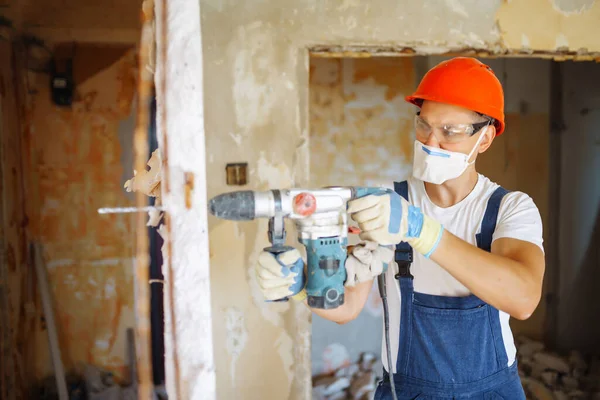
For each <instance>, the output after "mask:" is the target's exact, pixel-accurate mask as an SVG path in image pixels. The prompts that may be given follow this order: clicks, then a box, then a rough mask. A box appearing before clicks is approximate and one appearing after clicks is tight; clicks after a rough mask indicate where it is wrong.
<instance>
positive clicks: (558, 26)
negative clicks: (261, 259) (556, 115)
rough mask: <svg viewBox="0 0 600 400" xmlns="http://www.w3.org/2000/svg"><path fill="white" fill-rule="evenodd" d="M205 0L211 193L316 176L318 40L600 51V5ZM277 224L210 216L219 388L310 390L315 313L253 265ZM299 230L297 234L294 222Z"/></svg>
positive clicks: (346, 45)
mask: <svg viewBox="0 0 600 400" xmlns="http://www.w3.org/2000/svg"><path fill="white" fill-rule="evenodd" d="M201 3H202V14H201V16H202V40H203V54H204V63H203V65H204V68H203V73H204V76H205V77H210V79H205V80H204V91H205V94H204V95H205V98H206V99H210V101H206V102H205V104H204V115H205V130H206V158H207V171H206V172H207V194H208V197H209V198H210V197H212V196H214V195H216V194H219V193H222V192H226V191H232V190H237V189H267V188H276V187H289V186H305V185H307V184H308V183H309V176H310V168H309V159H310V157H309V145H308V142H309V137H308V119H309V115H308V104H309V96H308V76H309V57H308V53H309V48H319V49H320V50H323V51H327V50H331V49H333V50H336V51H340V52H343V51H344V50H346V49H349V50H355V49H356V48H373V49H375V48H378V47H381V48H387V49H403V48H410V49H413V50H411V51H416V52H417V53H420V54H431V53H444V52H446V51H451V50H461V49H465V48H476V49H478V50H481V51H483V52H489V53H498V54H503V53H528V52H531V51H539V52H553V51H556V50H557V49H560V50H561V51H562V50H568V51H570V52H573V53H575V52H577V51H579V50H580V49H582V48H585V49H587V52H591V53H594V52H596V53H597V52H599V51H600V37H599V36H597V35H590V34H589V32H594V31H595V29H596V26H597V22H596V21H597V20H598V16H599V15H600V14H599V13H600V11H599V10H598V3H595V4H594V5H593V7H591V8H589V9H587V11H586V10H583V11H581V13H580V14H573V15H565V11H561V9H560V8H558V9H556V8H555V6H554V5H553V3H552V2H550V1H546V0H527V1H520V2H505V1H501V0H496V1H490V2H476V1H469V2H468V3H466V4H465V3H459V2H456V1H444V2H439V1H432V0H430V1H422V2H410V1H405V0H403V1H400V2H393V1H390V0H377V1H371V2H359V1H353V0H347V1H343V2H339V3H335V4H333V3H326V2H318V1H314V0H302V1H299V0H284V1H278V2H273V1H265V2H261V3H256V2H242V3H240V2H227V1H217V0H202V1H201ZM561 4H562V6H563V7H564V4H571V3H568V2H565V1H563V2H561ZM531 15H543V16H544V18H545V19H544V21H545V23H544V25H543V27H539V26H538V25H535V24H532V21H531V18H530V16H531ZM536 26H537V27H538V28H539V29H535V27H536ZM524 31H527V32H528V36H527V40H525V45H523V43H522V40H521V39H522V37H521V32H524ZM515 38H518V39H519V40H515ZM565 43H567V48H565V47H564V46H565ZM347 55H348V56H353V55H359V54H357V53H353V52H352V51H350V52H349V53H347ZM362 55H364V54H362ZM592 56H596V55H592ZM229 162H247V163H248V167H249V176H248V184H247V185H245V186H241V187H232V186H227V185H226V183H225V166H226V164H227V163H229ZM266 230H267V221H256V222H247V223H232V222H225V221H217V220H215V219H213V218H212V217H209V234H210V256H211V258H210V264H211V269H210V274H211V299H212V303H213V304H212V311H213V315H214V318H213V329H214V348H215V363H216V378H217V393H219V395H222V396H223V397H228V396H229V397H230V396H232V395H235V394H240V393H244V394H245V395H247V396H250V398H265V397H269V398H309V397H310V391H309V390H308V388H309V386H310V379H309V377H310V355H309V353H310V351H309V347H310V317H309V314H308V313H307V312H306V310H303V309H301V308H297V307H293V306H291V305H288V304H268V305H267V304H265V303H264V302H263V301H262V299H261V296H260V293H259V292H258V290H257V286H256V282H255V280H254V277H253V275H252V268H253V266H254V264H255V262H256V257H257V255H258V253H259V251H260V250H261V249H262V248H263V247H264V246H265V245H266V244H267V238H266ZM288 237H289V240H290V241H291V242H293V234H292V232H289V233H288ZM228 321H229V324H228ZM228 343H235V344H236V346H231V345H230V346H229V347H228ZM274 344H275V346H274ZM257 357H260V360H261V362H257V361H256V359H257Z"/></svg>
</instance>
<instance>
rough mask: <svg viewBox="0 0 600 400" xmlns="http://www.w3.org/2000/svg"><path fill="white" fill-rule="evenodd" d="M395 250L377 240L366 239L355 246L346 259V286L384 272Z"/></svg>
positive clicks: (370, 278)
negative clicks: (381, 244)
mask: <svg viewBox="0 0 600 400" xmlns="http://www.w3.org/2000/svg"><path fill="white" fill-rule="evenodd" d="M393 257H394V251H393V250H392V249H391V248H389V247H384V246H380V245H379V244H378V243H376V242H371V241H366V242H363V243H359V244H358V245H356V246H354V248H353V249H352V251H351V252H350V254H348V258H347V259H346V264H345V266H346V273H347V275H348V277H347V278H346V283H344V286H346V287H353V286H355V285H357V284H359V283H362V282H367V281H369V280H373V278H374V277H376V276H378V275H380V274H381V273H383V272H384V271H385V270H386V269H387V266H388V265H389V264H390V263H391V262H392V259H393Z"/></svg>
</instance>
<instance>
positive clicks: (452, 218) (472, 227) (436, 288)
mask: <svg viewBox="0 0 600 400" xmlns="http://www.w3.org/2000/svg"><path fill="white" fill-rule="evenodd" d="M498 186H499V185H498V184H496V183H494V182H492V181H490V180H489V179H488V178H486V177H485V176H483V175H481V174H479V178H478V180H477V184H476V185H475V188H474V189H473V191H471V193H469V195H468V196H467V197H465V198H464V199H463V200H462V201H460V202H459V203H457V204H455V205H453V206H451V207H448V208H441V207H438V206H437V205H435V204H434V203H432V202H431V200H430V199H429V196H428V195H427V193H426V192H425V185H424V184H423V181H420V180H417V179H415V178H412V177H411V178H409V179H408V197H409V201H410V203H411V204H412V205H415V206H417V207H420V208H421V210H422V211H423V213H424V214H426V215H428V216H430V217H431V218H434V219H435V220H437V221H438V222H440V223H441V224H442V225H443V226H444V229H446V230H448V231H449V232H450V233H452V234H454V235H456V236H458V237H459V238H461V239H463V240H465V241H467V242H469V243H471V244H473V245H477V241H476V238H475V235H476V234H477V233H479V232H480V231H481V221H482V219H483V215H484V213H485V209H486V207H487V202H488V200H489V198H490V196H491V195H492V193H493V192H494V190H496V188H498ZM503 237H509V238H515V239H520V240H524V241H528V242H532V243H534V244H536V245H538V246H539V247H540V248H541V249H542V251H543V250H544V248H543V244H542V243H543V240H542V219H541V216H540V213H539V211H538V208H537V207H536V205H535V204H534V202H533V200H532V199H531V197H529V196H528V195H527V194H525V193H522V192H517V191H514V192H510V193H508V194H507V195H506V196H504V198H503V199H502V203H501V204H500V210H499V212H498V220H497V223H496V229H495V231H494V235H493V237H492V241H494V240H496V239H499V238H503ZM393 265H394V267H393V268H388V270H387V273H386V274H387V275H386V284H387V295H388V305H389V310H390V347H391V349H392V362H393V366H394V372H396V360H397V356H398V345H399V343H398V337H399V336H400V329H399V327H400V310H401V308H400V287H399V285H398V281H397V280H396V279H395V278H394V274H395V273H396V272H397V267H396V265H395V264H393ZM410 272H411V274H412V275H413V276H414V280H413V285H414V290H415V292H420V293H426V294H433V295H441V296H468V295H470V294H471V292H470V291H469V289H467V288H466V287H465V286H464V285H463V284H461V283H460V282H459V281H457V280H456V279H455V278H454V277H453V276H452V275H450V273H448V272H447V271H446V270H445V269H443V268H442V267H440V266H439V265H438V264H437V263H435V262H434V261H432V260H431V259H428V258H425V257H424V256H423V255H421V254H420V253H418V252H416V251H415V252H413V263H412V265H411V267H410ZM499 316H500V326H501V328H502V338H503V340H504V346H505V347H506V354H507V356H508V365H511V364H512V363H513V362H514V360H515V356H516V348H515V344H514V339H513V335H512V332H511V329H510V325H509V323H508V320H509V318H510V315H508V314H507V313H505V312H503V311H499ZM381 350H382V351H381V360H382V363H383V366H384V368H385V369H386V370H387V371H389V369H388V366H387V364H388V363H387V352H386V347H385V331H384V332H383V336H382V346H381Z"/></svg>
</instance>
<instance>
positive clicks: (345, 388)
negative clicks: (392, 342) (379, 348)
mask: <svg viewBox="0 0 600 400" xmlns="http://www.w3.org/2000/svg"><path fill="white" fill-rule="evenodd" d="M376 361H377V358H376V357H375V354H373V353H362V354H361V355H360V358H359V360H358V362H356V363H353V364H350V365H347V366H343V367H341V368H338V369H337V370H336V371H334V372H332V373H327V374H321V375H316V376H313V380H312V383H313V395H312V398H313V400H342V399H343V400H348V399H352V400H371V399H372V398H373V395H374V393H375V389H376V387H377V380H378V379H379V378H378V376H377V375H376V373H375V371H374V370H373V366H374V365H375V362H376Z"/></svg>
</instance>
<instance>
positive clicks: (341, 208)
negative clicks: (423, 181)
mask: <svg viewBox="0 0 600 400" xmlns="http://www.w3.org/2000/svg"><path fill="white" fill-rule="evenodd" d="M389 191H390V190H389V189H385V188H376V187H328V188H321V189H295V188H294V189H274V190H268V191H256V192H255V191H237V192H229V193H224V194H221V195H218V196H216V197H214V198H213V199H211V200H210V202H209V210H210V212H211V214H213V215H214V216H216V217H218V218H222V219H228V220H235V221H248V220H254V219H256V218H269V241H270V242H271V246H269V247H267V248H265V250H266V251H269V252H271V253H273V254H278V253H281V252H284V251H287V250H289V249H291V247H289V246H286V245H285V244H284V243H285V236H286V235H285V228H284V218H290V219H291V220H293V221H294V222H295V224H296V227H297V231H298V241H299V242H300V243H301V244H302V245H304V246H305V248H306V256H307V260H306V263H307V283H306V292H307V302H308V305H309V306H310V307H313V308H321V309H332V308H337V307H339V306H340V305H342V304H343V303H344V283H345V281H346V277H347V275H346V269H345V266H344V265H345V262H346V257H347V246H348V215H347V212H346V210H347V204H348V201H350V200H352V199H355V198H359V197H363V196H367V195H370V194H385V193H388V192H389ZM282 300H284V301H285V300H286V299H282Z"/></svg>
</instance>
